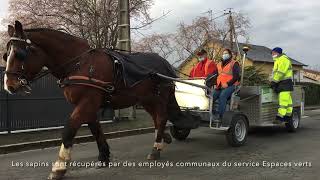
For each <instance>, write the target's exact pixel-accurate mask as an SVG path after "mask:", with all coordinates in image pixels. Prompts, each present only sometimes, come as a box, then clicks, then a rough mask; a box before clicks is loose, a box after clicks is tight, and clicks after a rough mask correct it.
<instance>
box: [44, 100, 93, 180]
mask: <svg viewBox="0 0 320 180" xmlns="http://www.w3.org/2000/svg"><path fill="white" fill-rule="evenodd" d="M96 104H97V103H94V102H92V101H90V100H88V99H87V98H84V100H82V101H81V102H79V103H78V104H77V105H76V107H75V109H74V110H73V112H72V114H71V117H70V120H69V121H68V122H67V124H66V125H65V126H64V131H63V134H62V144H61V147H60V151H59V155H58V159H57V160H56V162H55V163H54V164H53V166H52V171H51V173H50V175H49V177H48V179H61V178H62V177H63V176H64V174H65V173H66V172H67V166H68V163H69V162H70V160H71V149H72V145H73V139H74V137H75V135H76V133H77V131H78V129H79V128H80V127H81V124H83V123H90V120H91V121H92V120H96V119H97V111H98V110H99V105H96Z"/></svg>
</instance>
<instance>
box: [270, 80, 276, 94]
mask: <svg viewBox="0 0 320 180" xmlns="http://www.w3.org/2000/svg"><path fill="white" fill-rule="evenodd" d="M270 86H271V88H272V89H273V91H274V92H276V93H278V90H277V89H278V84H277V83H276V82H273V81H271V84H270Z"/></svg>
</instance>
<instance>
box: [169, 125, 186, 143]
mask: <svg viewBox="0 0 320 180" xmlns="http://www.w3.org/2000/svg"><path fill="white" fill-rule="evenodd" d="M190 131H191V130H190V129H184V128H178V127H176V126H171V127H170V134H171V136H172V137H174V138H175V139H176V140H178V141H183V140H185V139H186V138H187V137H188V136H189V134H190Z"/></svg>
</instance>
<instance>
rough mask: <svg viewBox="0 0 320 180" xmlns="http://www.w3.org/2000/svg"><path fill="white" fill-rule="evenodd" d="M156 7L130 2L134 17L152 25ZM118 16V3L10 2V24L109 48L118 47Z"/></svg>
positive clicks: (101, 0) (146, 1) (109, 0)
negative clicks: (55, 32) (61, 33)
mask: <svg viewBox="0 0 320 180" xmlns="http://www.w3.org/2000/svg"><path fill="white" fill-rule="evenodd" d="M152 5H153V0H130V14H131V16H132V17H133V18H135V19H138V20H139V22H141V24H142V25H144V24H148V23H150V22H152V21H153V19H152V18H150V15H149V9H150V7H151V6H152ZM118 13H119V10H118V0H10V6H9V17H8V19H7V22H13V20H16V19H19V20H20V21H22V22H23V24H24V25H25V26H27V27H48V28H54V29H63V30H65V31H66V32H68V33H71V34H73V35H76V36H79V37H81V38H84V39H87V40H88V42H89V43H90V44H91V46H92V47H96V48H105V47H115V46H116V43H117V38H118V15H119V14H118Z"/></svg>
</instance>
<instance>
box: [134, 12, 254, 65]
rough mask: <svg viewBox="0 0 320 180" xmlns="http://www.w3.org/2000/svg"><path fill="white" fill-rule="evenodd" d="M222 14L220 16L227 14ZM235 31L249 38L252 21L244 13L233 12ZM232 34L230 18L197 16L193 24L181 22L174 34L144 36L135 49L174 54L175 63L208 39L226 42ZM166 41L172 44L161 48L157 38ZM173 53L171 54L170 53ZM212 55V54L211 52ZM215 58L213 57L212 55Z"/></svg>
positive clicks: (173, 61) (166, 54) (167, 55)
mask: <svg viewBox="0 0 320 180" xmlns="http://www.w3.org/2000/svg"><path fill="white" fill-rule="evenodd" d="M226 15H227V14H222V15H221V16H219V17H221V18H222V17H223V16H226ZM233 19H234V27H235V33H236V34H237V35H238V36H240V37H244V38H245V39H247V40H248V39H249V35H248V29H249V28H250V21H249V19H248V17H246V16H245V15H244V14H242V13H233ZM229 34H230V26H229V22H228V19H227V18H225V19H224V20H223V21H215V18H213V19H211V17H197V18H195V19H194V20H193V21H192V23H191V24H185V23H184V22H182V23H180V24H179V26H178V29H177V32H176V33H174V34H152V35H150V36H146V37H143V38H142V39H141V40H140V41H138V42H137V44H136V45H135V46H134V48H136V47H144V48H140V49H139V48H136V49H135V50H142V51H151V52H156V53H159V54H160V55H162V56H163V55H164V53H163V52H166V53H165V56H166V57H169V56H170V55H171V56H174V60H171V62H172V63H173V64H176V63H179V62H182V61H184V60H186V59H187V58H188V57H189V56H190V55H193V53H194V51H195V50H196V49H197V48H198V47H200V46H201V45H203V43H205V42H206V41H207V40H210V41H215V40H219V41H222V43H224V42H225V40H226V38H227V36H228V35H229ZM167 38H170V40H166V42H169V43H170V44H163V45H161V48H159V47H158V46H159V42H158V41H157V40H155V39H167ZM166 48H167V49H166ZM168 53H171V54H168ZM211 56H212V54H211ZM211 58H213V57H211Z"/></svg>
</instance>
